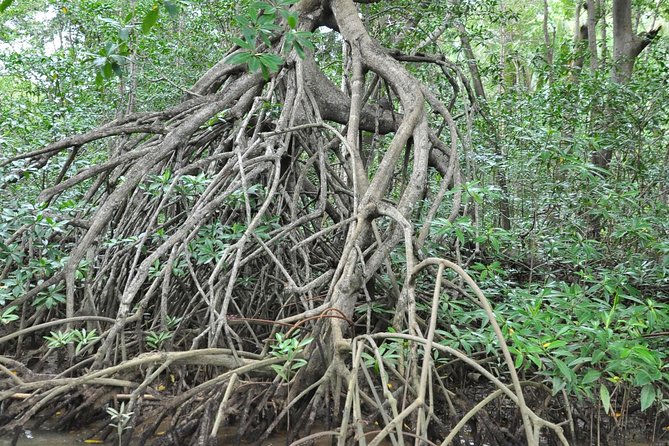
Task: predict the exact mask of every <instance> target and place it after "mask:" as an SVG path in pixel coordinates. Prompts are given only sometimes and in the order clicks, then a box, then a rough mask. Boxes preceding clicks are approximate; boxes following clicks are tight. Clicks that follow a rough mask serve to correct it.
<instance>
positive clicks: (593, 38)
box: [587, 0, 598, 73]
mask: <svg viewBox="0 0 669 446" xmlns="http://www.w3.org/2000/svg"><path fill="white" fill-rule="evenodd" d="M587 1H588V3H587V5H588V22H587V25H588V50H589V51H588V52H589V56H590V71H591V72H592V73H594V72H595V71H597V66H598V64H597V62H598V61H597V30H596V28H597V15H598V11H597V3H596V1H595V0H587Z"/></svg>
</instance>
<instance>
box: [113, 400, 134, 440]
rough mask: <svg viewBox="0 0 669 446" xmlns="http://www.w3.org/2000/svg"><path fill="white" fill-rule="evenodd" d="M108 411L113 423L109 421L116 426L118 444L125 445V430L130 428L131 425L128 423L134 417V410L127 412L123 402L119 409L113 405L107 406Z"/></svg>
mask: <svg viewBox="0 0 669 446" xmlns="http://www.w3.org/2000/svg"><path fill="white" fill-rule="evenodd" d="M107 413H108V414H109V416H110V417H111V419H112V423H109V425H110V426H111V427H115V428H116V434H117V435H118V444H119V446H122V445H123V431H124V430H126V429H130V427H131V426H129V425H128V423H129V422H130V419H131V418H132V414H133V412H126V408H125V403H121V406H120V407H119V409H118V410H116V409H114V408H113V407H108V408H107Z"/></svg>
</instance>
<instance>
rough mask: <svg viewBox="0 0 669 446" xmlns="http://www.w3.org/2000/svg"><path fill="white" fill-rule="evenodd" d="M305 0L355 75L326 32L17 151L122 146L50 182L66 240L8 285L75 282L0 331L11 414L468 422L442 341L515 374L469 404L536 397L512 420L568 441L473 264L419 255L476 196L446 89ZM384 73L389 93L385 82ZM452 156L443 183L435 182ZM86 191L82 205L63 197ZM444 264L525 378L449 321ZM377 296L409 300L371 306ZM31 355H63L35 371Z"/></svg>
mask: <svg viewBox="0 0 669 446" xmlns="http://www.w3.org/2000/svg"><path fill="white" fill-rule="evenodd" d="M294 8H295V10H296V11H297V12H298V13H299V14H300V26H301V27H302V29H304V30H313V29H315V28H316V27H318V26H321V25H326V26H330V27H332V28H333V29H335V30H336V31H338V32H339V33H340V35H341V37H342V39H343V41H344V45H345V47H346V50H347V54H348V56H349V60H348V61H347V64H348V66H349V67H350V71H349V72H348V73H347V74H348V75H349V76H350V78H349V80H350V82H349V84H348V86H349V88H348V90H347V91H345V92H344V91H342V90H341V89H339V88H338V87H336V86H335V85H334V84H333V83H332V82H331V81H330V80H329V79H328V78H327V77H326V76H325V75H324V74H323V73H322V72H321V70H320V68H319V66H318V64H317V62H316V59H315V58H314V55H313V54H307V55H306V57H305V58H304V59H301V58H299V57H296V56H294V57H290V58H288V60H287V61H286V63H285V65H284V66H283V68H282V69H281V70H280V71H279V72H278V73H277V74H275V75H273V76H271V77H269V78H268V79H266V78H264V77H263V75H262V74H261V73H252V72H247V71H246V70H244V69H243V67H241V66H234V65H230V64H227V63H225V62H224V61H223V62H221V63H219V64H218V65H216V66H214V67H213V68H212V69H211V70H210V71H209V72H207V73H206V74H205V75H204V76H203V77H202V79H201V80H200V81H199V82H198V83H197V84H196V85H195V86H194V87H193V88H192V89H191V90H190V91H189V95H188V97H186V98H184V99H183V101H182V102H181V103H180V104H178V105H176V106H174V107H173V108H171V109H169V110H166V111H163V112H153V113H136V114H132V115H128V116H125V117H123V118H120V119H117V120H115V121H112V122H110V123H108V124H106V125H104V126H102V127H100V128H98V129H95V130H92V131H90V132H88V133H86V134H82V135H77V136H73V137H71V138H67V139H65V140H62V141H59V142H56V143H54V144H51V145H49V146H48V147H46V148H44V149H42V150H39V151H36V152H33V153H30V154H26V155H22V156H20V157H17V158H15V159H12V160H8V161H6V162H5V165H7V164H9V163H12V162H14V163H16V162H17V161H19V160H22V163H23V164H22V166H24V167H25V166H30V165H42V166H43V165H46V164H48V163H49V162H56V160H57V159H59V157H60V156H61V155H62V154H63V153H64V152H66V151H69V153H70V155H71V157H77V156H83V155H84V154H86V153H90V152H92V151H100V150H103V149H106V150H107V151H108V152H107V156H106V159H105V160H104V161H102V162H100V163H98V164H95V165H92V166H90V167H86V168H84V169H82V170H79V171H76V172H73V171H71V162H70V161H68V162H67V163H66V165H65V167H63V169H62V172H61V174H60V175H58V177H57V179H56V181H55V182H54V183H53V184H52V185H51V186H50V187H48V188H46V189H45V190H44V191H43V192H42V194H41V196H40V199H41V200H42V201H43V202H44V203H46V204H45V208H44V211H43V212H45V213H49V215H50V216H51V217H50V218H53V219H54V220H56V221H61V222H65V224H66V226H65V229H64V230H63V232H62V233H61V234H60V236H61V237H62V244H63V247H64V248H65V249H67V250H68V251H69V256H68V259H67V262H66V264H65V265H64V266H63V267H62V268H61V269H59V270H56V271H55V272H53V274H51V275H49V276H48V277H44V278H43V280H40V281H36V282H35V283H31V284H30V287H29V290H28V291H27V292H26V293H25V294H23V295H22V296H19V297H17V298H16V299H15V300H14V301H13V302H12V303H11V304H12V305H17V306H26V305H28V304H29V303H30V302H31V300H32V299H34V298H35V297H36V296H40V295H41V294H44V293H49V292H53V291H54V290H61V289H64V293H65V311H64V313H61V312H59V311H51V310H47V309H46V308H45V307H39V308H37V309H36V310H34V311H32V312H31V313H26V314H27V316H26V317H25V318H24V319H23V320H22V321H21V326H20V328H19V329H18V330H17V331H15V332H13V333H11V334H7V335H5V336H4V337H2V338H0V349H1V351H2V353H3V355H4V356H2V357H0V364H1V365H2V369H1V370H2V371H1V373H2V374H4V375H6V376H7V377H8V378H7V379H5V380H3V381H2V391H1V392H0V401H1V402H2V403H1V404H2V410H1V411H0V426H3V427H2V428H0V430H1V431H2V432H3V433H16V432H18V430H20V429H21V428H22V427H23V426H24V425H26V424H27V423H28V422H33V423H37V424H39V423H42V422H45V421H47V420H51V419H53V418H54V417H56V413H57V414H58V417H57V419H59V420H60V424H61V427H63V426H67V427H70V426H76V425H84V424H87V423H90V422H91V421H94V420H95V419H98V418H99V417H100V413H102V414H103V415H104V408H106V407H110V406H113V407H115V408H117V409H118V407H119V406H118V404H117V403H118V401H120V400H124V401H126V403H125V404H124V410H125V411H126V413H128V414H129V413H132V415H131V416H129V418H128V420H129V421H128V423H127V425H124V426H123V427H124V428H127V429H122V434H123V436H124V438H123V440H124V442H130V441H138V442H139V444H180V445H181V444H216V438H217V434H218V433H219V431H220V428H221V427H222V426H224V425H229V424H232V425H235V426H237V427H238V429H239V431H238V437H239V438H244V439H246V440H248V439H259V440H262V439H264V438H267V437H268V436H269V435H270V434H271V433H272V432H273V431H275V430H277V429H288V431H289V432H290V433H291V436H292V439H291V440H294V441H296V443H295V444H303V443H304V442H306V441H309V440H310V439H313V438H315V437H316V436H318V435H321V436H322V435H329V436H332V437H336V438H338V442H339V444H346V443H356V442H360V443H361V444H364V443H363V439H366V440H364V441H366V442H367V444H370V445H377V444H380V442H381V441H384V440H385V439H386V438H390V439H391V441H392V442H393V444H403V442H404V441H411V442H414V441H415V442H416V444H439V443H442V444H448V442H449V441H451V440H453V438H454V437H455V436H456V435H458V432H459V429H460V428H461V427H462V425H463V422H461V423H460V424H457V425H456V424H455V423H454V422H453V420H456V418H457V416H458V414H459V409H456V404H454V403H453V400H455V399H457V396H456V394H455V393H453V392H452V391H451V390H449V389H448V388H447V387H446V385H445V384H444V381H443V380H442V378H443V377H442V376H440V374H441V372H440V370H439V369H438V366H437V363H436V362H435V357H436V355H437V354H438V355H440V356H443V357H448V358H450V359H454V360H457V361H460V362H461V363H462V364H465V365H466V366H467V367H470V368H471V370H472V371H476V373H479V374H481V375H482V376H484V377H485V379H487V380H489V381H490V382H491V383H492V384H493V385H494V386H495V387H496V388H497V389H498V390H496V391H495V392H494V393H493V394H492V395H490V397H488V398H485V399H483V400H482V401H481V403H480V404H479V405H478V406H476V407H473V408H468V409H467V410H468V411H469V413H468V414H467V415H466V417H465V418H463V420H467V419H468V418H472V417H474V416H475V415H476V414H477V411H478V410H480V409H481V408H483V407H484V406H485V404H487V403H488V402H489V401H490V400H492V399H494V398H497V397H498V396H501V395H504V396H506V398H508V399H509V400H510V401H512V402H513V403H514V404H515V406H516V407H517V410H518V413H519V415H520V419H522V426H523V427H522V430H521V434H520V435H518V434H517V433H516V434H514V435H515V436H514V438H517V439H518V438H525V439H526V440H525V441H527V442H528V443H529V444H538V438H539V434H540V432H541V431H542V429H545V428H548V429H550V430H552V431H553V432H555V433H556V435H557V437H558V438H559V439H560V441H561V442H562V443H563V444H566V443H567V442H566V440H565V439H564V436H563V435H562V430H561V428H560V427H559V426H558V425H556V424H553V423H552V422H549V421H546V420H543V419H542V418H540V417H539V416H538V415H537V414H536V413H535V412H533V411H532V410H531V409H530V408H529V407H528V405H527V404H526V402H525V399H524V396H523V386H522V385H521V382H520V380H519V378H518V377H517V376H516V373H515V369H514V367H513V362H512V359H511V357H510V354H509V351H508V349H507V348H506V345H505V342H504V338H503V336H502V332H501V330H500V327H499V325H498V324H497V322H496V320H495V317H494V314H493V313H492V310H491V308H490V306H489V304H488V302H487V301H486V299H485V297H484V296H483V294H482V293H481V291H480V290H479V289H478V288H477V287H476V284H475V283H474V282H473V281H472V280H471V278H470V277H469V276H467V274H466V273H465V272H464V271H463V270H462V269H461V268H460V267H459V266H458V265H456V264H454V263H452V262H450V261H448V260H446V259H433V258H428V259H424V258H423V255H424V254H423V253H422V247H423V245H424V243H425V241H426V240H427V239H428V236H429V230H430V220H431V219H432V218H434V216H435V214H436V212H437V209H439V208H440V207H441V209H442V210H443V209H446V210H447V212H448V213H450V215H451V219H454V218H456V217H457V216H458V213H459V212H460V199H461V198H460V195H459V192H457V193H454V195H453V196H454V197H455V198H454V200H453V204H452V205H449V204H447V203H443V200H444V197H445V196H446V195H445V194H446V191H448V190H453V189H456V187H457V186H458V184H459V183H460V181H461V174H460V169H459V167H458V150H459V147H460V146H462V144H464V142H463V141H461V140H460V137H459V135H458V133H457V130H456V128H455V123H454V121H453V118H452V117H451V115H450V112H449V107H447V106H445V105H444V104H443V103H442V102H441V101H440V99H439V98H438V97H437V95H435V94H433V93H431V92H430V91H429V88H428V87H427V86H425V85H422V84H421V83H420V82H419V81H418V80H417V79H415V78H414V77H412V76H411V75H410V74H409V73H408V71H407V70H406V69H405V68H404V67H403V65H402V64H401V63H400V61H399V60H401V59H402V55H401V54H396V53H393V54H392V55H391V54H390V53H389V52H388V51H386V50H385V49H384V48H382V47H381V46H380V45H379V44H378V43H377V42H376V41H375V40H373V39H372V38H371V37H370V36H369V35H368V33H367V31H366V30H365V27H364V25H363V23H362V22H361V21H360V18H359V15H358V12H357V10H356V7H355V4H354V3H353V2H351V1H347V0H333V1H331V2H322V3H321V2H316V1H306V0H305V1H302V2H299V3H298V4H297V5H295V6H294ZM275 45H276V49H278V48H280V45H281V42H279V41H277V42H276V43H275ZM407 60H408V59H407ZM411 60H412V61H418V62H421V61H423V59H420V58H418V59H416V60H414V59H411ZM425 60H427V59H425ZM441 67H442V68H443V69H444V70H447V69H448V67H449V65H447V64H442V65H441ZM454 70H455V69H454ZM451 79H452V80H453V79H455V80H454V81H453V82H456V83H457V82H463V81H464V78H463V76H462V75H461V74H460V73H454V74H453V76H452V77H451ZM382 90H383V91H387V92H388V93H389V95H390V96H391V97H390V101H391V106H392V109H388V108H386V107H379V106H377V105H375V104H373V103H371V102H370V101H369V99H370V97H373V96H374V95H375V94H376V93H375V92H377V91H382ZM467 90H468V87H467V86H462V88H459V89H458V90H455V91H454V93H453V96H454V97H455V95H457V94H458V93H459V91H467ZM452 105H453V101H451V106H452ZM470 108H471V110H475V107H470ZM429 109H431V110H432V111H433V112H435V113H436V115H435V116H438V119H437V121H439V122H436V121H435V118H434V117H433V116H432V115H429V114H428V110H429ZM442 124H444V125H445V128H447V129H448V130H449V134H448V136H447V138H446V142H443V141H442V140H441V139H440V136H439V132H438V131H437V127H438V126H441V125H442ZM17 166H18V164H17ZM17 168H18V167H17ZM436 175H439V176H440V178H441V184H442V187H441V190H440V191H439V192H437V193H435V191H430V190H428V188H427V184H428V178H429V177H431V176H436ZM71 198H76V201H77V202H78V203H81V205H79V206H77V207H76V208H72V207H70V208H67V207H66V206H63V202H64V201H66V200H69V199H71ZM424 202H429V203H430V207H425V208H424V207H423V203H424ZM63 209H64V210H63ZM417 223H421V224H422V227H421V229H420V231H418V232H416V230H415V228H416V227H417ZM393 256H394V257H395V258H398V257H399V258H401V259H402V261H401V262H391V258H392V257H393ZM11 268H12V265H9V266H7V267H5V270H4V273H3V274H5V275H6V274H7V272H8V271H9V270H10V269H11ZM447 272H448V277H447V276H446V274H447ZM451 279H453V280H457V281H458V284H454V283H453V282H451ZM442 284H443V285H445V286H448V292H449V293H450V292H453V293H460V292H462V293H464V294H465V295H467V296H469V295H470V294H473V295H474V296H475V300H476V302H477V304H478V305H480V306H481V307H482V308H483V309H484V310H485V318H487V319H488V320H489V322H490V324H491V326H492V327H493V328H494V331H495V334H496V336H497V342H498V344H497V347H498V349H499V352H500V354H501V355H500V357H501V358H502V362H503V364H504V367H506V370H507V373H508V376H509V377H510V379H511V384H508V383H504V382H502V381H500V379H499V378H498V377H496V376H495V375H494V374H492V373H491V372H490V371H489V370H488V369H487V368H485V367H484V366H483V365H481V364H479V362H477V361H475V360H474V359H471V358H468V357H467V356H466V355H464V354H463V353H461V352H458V351H456V350H454V349H452V348H449V347H445V346H443V345H441V344H439V343H438V337H439V335H438V333H437V330H436V328H437V313H438V311H437V306H438V304H439V301H440V296H442V294H443V293H444V291H442ZM465 286H466V287H468V290H464V289H463V287H465ZM430 290H432V292H430ZM458 290H460V291H458ZM419 304H421V305H424V304H427V306H428V308H431V309H430V310H429V311H425V310H424V309H420V308H419ZM363 305H364V306H363ZM373 305H378V306H380V307H382V308H386V309H392V313H393V314H391V315H390V316H387V317H385V318H384V316H383V313H372V312H371V310H370V309H371V308H372V306H373ZM356 309H358V310H360V311H356ZM84 328H85V329H86V330H87V333H88V334H91V333H93V330H95V333H96V336H92V337H90V338H87V339H86V342H83V341H81V342H79V343H78V345H77V348H76V351H75V350H74V348H75V345H74V344H73V343H72V342H70V343H69V344H68V343H64V344H67V345H69V349H70V350H69V351H68V357H67V358H61V357H57V358H54V356H58V355H59V353H54V350H51V349H49V350H47V349H42V350H37V351H33V352H30V354H29V352H20V351H17V350H18V349H19V348H20V345H21V344H22V342H23V341H24V340H25V339H26V337H27V336H31V335H32V334H34V333H38V334H40V335H43V334H48V332H49V331H52V330H66V329H70V330H72V329H77V330H79V333H81V332H82V329H84ZM388 328H391V329H392V330H393V331H392V332H388V331H387V329H388ZM52 342H53V343H57V340H52ZM147 349H148V350H161V351H160V352H155V351H153V352H147V351H146V350H147ZM391 350H392V351H391ZM389 351H391V353H392V354H388V352H389ZM61 352H62V349H61ZM11 355H14V356H15V358H16V359H10V356H11ZM29 358H35V359H36V360H37V361H38V364H39V366H40V368H41V369H42V370H48V371H49V373H45V372H42V373H38V372H33V371H31V369H32V368H33V367H31V366H30V365H29V360H30V359H29ZM439 402H447V403H448V404H447V407H450V410H448V411H447V412H448V413H444V411H443V410H442V409H441V408H439V407H438V406H437V404H438V403H439ZM316 420H319V421H318V422H316ZM322 420H325V421H322ZM456 421H457V420H456ZM314 426H318V429H321V430H324V432H321V433H318V434H314V433H313V432H312V431H313V429H314ZM451 428H454V429H452V430H449V429H451ZM116 432H117V431H116V430H115V429H114V428H111V427H107V428H106V429H105V430H103V432H101V434H100V435H105V436H106V435H109V434H113V435H115V433H116ZM523 432H524V434H523Z"/></svg>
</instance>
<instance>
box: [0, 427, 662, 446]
mask: <svg viewBox="0 0 669 446" xmlns="http://www.w3.org/2000/svg"><path fill="white" fill-rule="evenodd" d="M92 434H93V432H87V431H78V432H69V433H68V432H49V431H31V430H26V431H25V432H24V434H23V435H22V436H21V438H19V441H18V443H17V445H18V446H81V445H84V444H87V443H84V440H85V439H87V438H90V437H91V435H92ZM234 436H235V429H234V428H227V429H224V430H223V432H221V436H220V440H219V444H222V445H225V444H231V443H232V441H233V439H234ZM10 444H11V440H10V439H9V438H0V446H9V445H10ZM88 444H102V445H107V446H115V445H116V443H114V442H112V441H108V442H105V443H92V442H91V443H88ZM242 444H246V443H244V442H242ZM285 444H286V436H285V434H281V433H279V434H277V435H274V436H272V438H270V439H268V440H267V441H266V442H265V443H263V446H284V445H285ZM330 444H331V443H330V437H322V438H321V439H320V440H317V441H316V443H315V445H316V446H329V445H330ZM384 444H386V443H385V442H384ZM387 444H390V443H389V442H388V443H387ZM668 444H669V441H668V439H665V438H662V439H661V440H660V441H659V442H656V443H655V444H652V443H650V442H638V441H634V442H630V441H628V442H627V443H626V446H666V445H668ZM464 446H473V443H472V444H471V445H464Z"/></svg>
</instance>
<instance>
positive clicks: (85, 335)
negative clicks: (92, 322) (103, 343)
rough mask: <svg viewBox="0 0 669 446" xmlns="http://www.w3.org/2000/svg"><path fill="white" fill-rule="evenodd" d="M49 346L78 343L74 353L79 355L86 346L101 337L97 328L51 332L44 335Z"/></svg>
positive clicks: (59, 346) (57, 346) (58, 346)
mask: <svg viewBox="0 0 669 446" xmlns="http://www.w3.org/2000/svg"><path fill="white" fill-rule="evenodd" d="M44 339H45V340H46V341H47V345H48V346H49V348H61V347H65V346H66V345H69V344H76V347H75V349H74V354H75V355H78V354H79V353H81V352H82V351H83V349H84V348H85V347H87V346H88V345H90V344H92V343H93V342H95V341H97V340H98V339H100V335H98V333H97V331H96V330H95V329H93V330H91V331H87V330H86V329H85V328H82V329H81V330H78V329H74V330H68V331H65V332H62V331H60V330H59V331H57V332H53V331H52V332H51V336H44Z"/></svg>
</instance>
